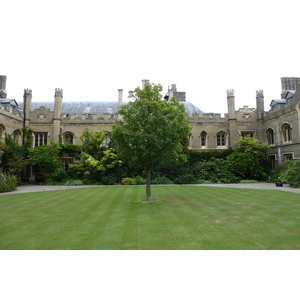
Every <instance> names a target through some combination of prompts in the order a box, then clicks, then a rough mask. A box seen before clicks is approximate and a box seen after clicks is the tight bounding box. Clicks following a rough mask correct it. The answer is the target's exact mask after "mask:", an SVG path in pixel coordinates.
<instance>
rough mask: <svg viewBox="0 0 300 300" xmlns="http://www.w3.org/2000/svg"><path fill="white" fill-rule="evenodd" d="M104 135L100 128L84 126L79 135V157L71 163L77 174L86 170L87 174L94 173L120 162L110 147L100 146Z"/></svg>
mask: <svg viewBox="0 0 300 300" xmlns="http://www.w3.org/2000/svg"><path fill="white" fill-rule="evenodd" d="M105 135H106V133H105V132H104V131H102V130H96V131H94V130H91V129H89V128H86V129H85V130H84V131H83V133H82V135H81V137H80V140H81V141H82V150H83V151H82V152H81V153H80V159H79V160H78V161H76V163H74V164H72V165H71V168H72V169H73V170H74V171H75V172H76V173H77V174H81V175H83V174H84V173H85V172H86V171H88V172H89V174H91V175H95V174H97V173H99V172H103V171H105V170H107V169H111V168H114V167H116V166H118V165H120V164H121V163H122V162H121V161H120V160H118V158H117V155H116V154H115V153H113V152H112V149H107V148H106V147H103V146H101V144H102V142H103V140H104V138H105Z"/></svg>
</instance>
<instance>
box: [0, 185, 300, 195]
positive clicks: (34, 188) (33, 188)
mask: <svg viewBox="0 0 300 300" xmlns="http://www.w3.org/2000/svg"><path fill="white" fill-rule="evenodd" d="M197 186H212V187H225V188H240V189H241V188H246V189H262V190H277V191H285V192H292V193H299V194H300V189H299V188H291V187H289V186H288V185H284V186H283V187H276V186H275V184H274V183H266V182H258V183H230V184H219V183H216V184H198V185H197ZM88 187H99V185H77V186H66V185H29V184H28V185H22V186H19V187H18V188H17V190H16V191H13V192H9V193H0V195H7V194H17V193H31V192H43V191H55V190H68V189H78V188H88ZM105 187H108V188H109V186H107V185H106V186H105Z"/></svg>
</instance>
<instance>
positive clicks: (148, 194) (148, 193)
mask: <svg viewBox="0 0 300 300" xmlns="http://www.w3.org/2000/svg"><path fill="white" fill-rule="evenodd" d="M150 198H151V170H147V185H146V200H147V201H149V199H150Z"/></svg>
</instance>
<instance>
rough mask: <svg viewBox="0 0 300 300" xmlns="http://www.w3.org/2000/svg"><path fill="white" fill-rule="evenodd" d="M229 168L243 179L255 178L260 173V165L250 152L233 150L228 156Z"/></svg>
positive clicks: (259, 175)
mask: <svg viewBox="0 0 300 300" xmlns="http://www.w3.org/2000/svg"><path fill="white" fill-rule="evenodd" d="M228 163H229V166H230V170H231V171H232V172H233V173H234V174H236V175H237V176H239V177H241V178H243V179H257V178H259V177H261V175H262V172H263V170H262V167H261V166H260V165H259V161H258V160H257V159H256V157H255V155H254V154H253V153H250V152H235V153H232V154H231V155H229V156H228Z"/></svg>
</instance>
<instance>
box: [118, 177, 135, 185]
mask: <svg viewBox="0 0 300 300" xmlns="http://www.w3.org/2000/svg"><path fill="white" fill-rule="evenodd" d="M121 183H122V184H124V185H135V184H136V182H135V179H134V178H129V177H126V178H123V179H122V181H121Z"/></svg>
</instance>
